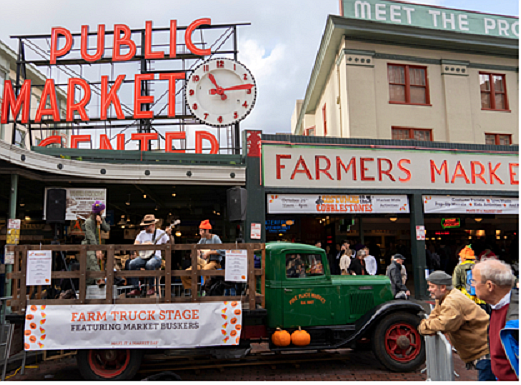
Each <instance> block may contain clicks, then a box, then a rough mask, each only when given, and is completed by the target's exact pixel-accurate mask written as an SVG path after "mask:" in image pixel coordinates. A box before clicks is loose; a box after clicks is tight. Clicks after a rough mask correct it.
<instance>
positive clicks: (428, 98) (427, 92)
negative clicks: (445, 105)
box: [387, 63, 432, 107]
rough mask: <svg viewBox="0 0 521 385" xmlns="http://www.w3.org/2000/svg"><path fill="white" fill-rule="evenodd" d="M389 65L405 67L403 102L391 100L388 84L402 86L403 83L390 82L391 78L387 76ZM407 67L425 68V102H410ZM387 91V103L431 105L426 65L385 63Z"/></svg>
mask: <svg viewBox="0 0 521 385" xmlns="http://www.w3.org/2000/svg"><path fill="white" fill-rule="evenodd" d="M389 66H397V67H404V68H405V102H399V101H394V100H391V93H390V91H389V89H390V87H389V86H390V85H400V86H403V84H401V83H391V79H390V78H389ZM409 68H419V69H422V70H425V103H412V102H411V83H410V79H409ZM414 87H420V86H414ZM387 92H389V104H402V105H409V106H428V107H432V104H431V96H430V88H429V76H428V73H427V66H420V65H413V64H399V63H387Z"/></svg>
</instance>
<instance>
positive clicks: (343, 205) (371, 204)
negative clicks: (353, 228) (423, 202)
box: [267, 194, 409, 214]
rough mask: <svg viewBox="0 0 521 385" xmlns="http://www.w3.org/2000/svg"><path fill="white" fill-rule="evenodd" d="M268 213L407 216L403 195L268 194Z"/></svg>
mask: <svg viewBox="0 0 521 385" xmlns="http://www.w3.org/2000/svg"><path fill="white" fill-rule="evenodd" d="M267 200H268V213H269V214H354V213H356V214H385V213H389V214H402V213H403V214H408V213H409V200H408V199H407V195H320V194H317V195H314V194H268V195H267Z"/></svg>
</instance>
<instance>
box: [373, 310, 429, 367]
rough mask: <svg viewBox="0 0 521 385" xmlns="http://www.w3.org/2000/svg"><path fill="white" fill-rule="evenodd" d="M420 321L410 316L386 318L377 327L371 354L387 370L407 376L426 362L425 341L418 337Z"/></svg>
mask: <svg viewBox="0 0 521 385" xmlns="http://www.w3.org/2000/svg"><path fill="white" fill-rule="evenodd" d="M419 324H420V319H419V318H418V317H417V316H415V315H413V314H410V313H404V312H400V313H393V314H389V315H387V316H385V317H384V318H383V319H382V320H380V321H379V322H378V325H377V326H376V328H375V330H374V333H373V338H372V344H373V353H374V355H375V356H376V358H377V359H378V361H380V362H381V363H382V365H384V366H385V367H386V368H387V369H389V370H392V371H393V372H410V371H413V370H415V369H418V368H419V367H420V366H421V365H422V364H423V363H424V362H425V340H424V339H423V337H422V336H421V335H420V333H418V325H419Z"/></svg>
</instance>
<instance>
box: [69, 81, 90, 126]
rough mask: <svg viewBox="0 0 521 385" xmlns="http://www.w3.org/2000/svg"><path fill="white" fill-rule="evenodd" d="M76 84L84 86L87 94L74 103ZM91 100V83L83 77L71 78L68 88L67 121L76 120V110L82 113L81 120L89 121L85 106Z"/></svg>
mask: <svg viewBox="0 0 521 385" xmlns="http://www.w3.org/2000/svg"><path fill="white" fill-rule="evenodd" d="M76 85H79V86H80V87H81V88H83V91H84V92H85V95H84V96H83V98H82V99H81V100H80V101H79V102H78V103H74V100H75V98H74V94H75V92H74V91H75V90H76ZM89 101H90V86H89V83H87V82H86V81H85V80H83V79H78V78H69V87H68V89H67V119H66V121H67V122H72V121H73V120H74V111H78V113H79V114H80V117H81V120H83V121H88V120H89V117H88V116H87V113H86V112H85V106H86V105H87V104H88V103H89Z"/></svg>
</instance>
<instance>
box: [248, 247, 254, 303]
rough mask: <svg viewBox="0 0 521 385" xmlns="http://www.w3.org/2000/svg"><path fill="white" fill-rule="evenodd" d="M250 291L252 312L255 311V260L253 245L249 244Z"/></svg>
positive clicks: (249, 298) (249, 297)
mask: <svg viewBox="0 0 521 385" xmlns="http://www.w3.org/2000/svg"><path fill="white" fill-rule="evenodd" d="M248 289H249V290H248V291H249V296H248V300H249V304H250V310H254V309H255V260H254V257H253V244H248Z"/></svg>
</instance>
